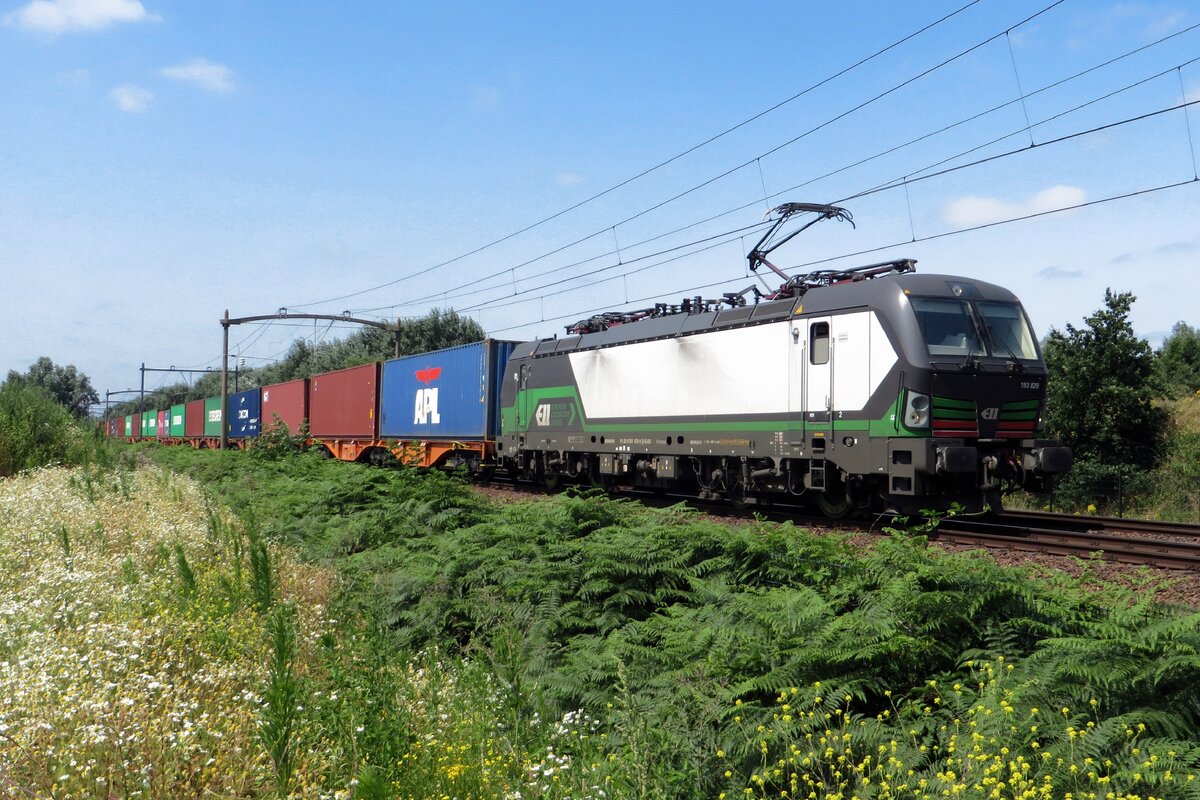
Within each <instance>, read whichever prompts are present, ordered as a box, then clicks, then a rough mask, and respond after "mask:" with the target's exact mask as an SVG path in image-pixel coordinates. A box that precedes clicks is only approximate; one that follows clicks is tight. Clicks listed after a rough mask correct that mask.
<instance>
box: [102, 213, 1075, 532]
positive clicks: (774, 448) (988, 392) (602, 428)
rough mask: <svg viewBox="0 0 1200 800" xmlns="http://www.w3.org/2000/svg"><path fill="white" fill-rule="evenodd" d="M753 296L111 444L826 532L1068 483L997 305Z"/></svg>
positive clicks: (907, 272)
mask: <svg viewBox="0 0 1200 800" xmlns="http://www.w3.org/2000/svg"><path fill="white" fill-rule="evenodd" d="M791 210H792V211H812V210H818V212H819V213H821V214H823V215H824V217H825V218H828V217H831V216H836V215H837V213H839V212H841V213H844V212H842V211H841V210H840V209H836V208H834V207H818V206H799V205H798V204H796V205H794V206H793V207H792V209H791ZM781 218H786V217H785V216H784V215H781ZM793 235H794V234H793ZM788 238H790V237H788ZM763 241H766V237H764V240H763ZM785 241H786V239H785ZM761 244H762V242H760V245H761ZM768 252H769V250H764V249H760V248H758V247H756V248H755V249H754V251H752V262H751V266H752V267H757V266H759V265H761V264H766V265H767V266H769V267H770V268H771V269H773V270H776V271H777V272H779V270H777V269H776V268H775V267H774V266H773V265H771V264H770V262H768V261H767V260H766V257H765V255H766V253H768ZM753 258H757V263H755V261H754V260H753ZM780 274H782V273H780ZM784 277H785V278H786V276H784ZM747 296H748V292H742V293H738V294H727V295H725V296H724V297H722V298H721V299H719V300H704V299H702V298H699V297H697V298H690V299H686V300H684V301H682V302H681V303H679V304H678V305H670V306H668V305H665V304H659V305H657V306H655V307H654V308H653V309H646V310H644V311H639V312H621V313H612V314H601V315H597V316H595V317H592V318H589V319H587V320H582V321H580V322H578V323H575V324H574V325H572V326H569V327H568V335H567V336H564V337H562V338H559V337H553V338H547V339H541V340H537V341H531V342H507V341H496V340H489V341H485V342H480V343H477V344H472V345H465V346H461V347H456V348H449V349H446V350H440V351H436V352H432V353H424V354H420V355H413V356H406V357H404V358H399V359H395V360H392V361H385V362H382V363H376V364H368V365H364V366H360V367H353V368H350V369H346V370H341V371H338V372H332V373H327V374H324V375H316V376H314V377H312V378H311V379H308V380H305V381H293V382H291V383H285V384H277V385H274V386H264V387H262V388H261V390H259V389H252V390H249V391H246V392H239V393H235V394H233V395H231V396H230V398H229V405H228V407H229V417H230V419H229V421H228V423H224V421H223V416H222V406H221V399H220V398H209V399H208V400H203V401H201V400H197V401H193V402H192V403H189V404H187V405H181V406H174V407H172V408H171V409H167V410H163V411H159V412H147V413H146V414H145V415H142V417H141V418H139V415H136V414H135V415H131V416H129V417H126V418H125V419H124V421H123V429H122V421H120V420H116V421H113V422H112V423H110V433H112V434H113V435H116V436H121V435H124V437H126V438H131V439H135V438H157V439H162V440H166V441H174V442H190V443H192V444H193V445H194V446H199V447H204V446H209V447H211V446H217V445H218V444H219V441H220V433H221V425H222V424H227V425H228V436H229V437H230V440H231V441H232V442H234V443H235V444H237V445H238V446H244V444H245V443H246V442H247V441H248V440H250V439H252V438H253V437H254V436H256V435H258V433H259V431H260V430H261V429H263V427H265V426H269V425H270V424H272V421H273V420H277V421H281V422H283V423H286V424H288V425H289V426H290V427H291V428H292V429H297V428H299V426H301V425H306V426H307V429H308V431H309V435H310V436H311V438H312V441H313V442H314V443H315V444H317V445H319V446H320V447H322V448H324V449H325V450H326V452H327V453H328V454H329V455H331V456H334V457H337V458H341V459H346V460H363V461H374V462H382V461H385V460H388V459H390V458H392V457H393V456H396V457H400V458H402V459H404V460H405V461H407V462H408V463H415V464H418V465H420V466H427V467H438V466H466V467H467V468H469V469H470V470H472V471H473V472H475V473H478V474H482V475H487V474H491V473H493V472H495V471H502V472H504V473H507V474H509V475H511V476H513V477H514V478H517V479H526V480H531V481H536V482H539V483H543V484H547V485H555V484H557V483H560V482H564V481H569V482H578V483H584V484H590V485H594V486H598V487H605V488H608V489H615V488H618V487H644V488H647V489H652V490H670V491H672V492H674V493H690V494H692V495H694V496H696V497H698V498H701V499H714V500H715V499H722V500H728V501H731V502H733V503H736V504H759V505H764V504H769V503H771V502H772V501H774V500H781V499H789V498H790V499H804V500H808V501H811V503H812V504H813V505H814V506H815V507H816V508H817V509H819V510H820V511H821V512H823V513H824V514H826V515H828V516H831V517H840V516H843V515H845V514H848V513H864V512H886V511H893V512H900V513H912V512H918V511H921V510H926V509H946V508H950V507H952V506H954V505H956V504H957V505H959V506H961V507H962V508H964V509H966V510H972V511H979V510H985V509H991V510H999V509H1000V508H1001V496H1002V494H1003V493H1004V492H1005V491H1008V490H1013V489H1031V490H1038V489H1042V488H1045V486H1046V484H1047V483H1048V482H1050V481H1052V480H1053V478H1054V476H1056V475H1059V474H1062V473H1063V472H1065V471H1067V470H1068V469H1069V468H1070V465H1071V452H1070V450H1069V449H1068V448H1067V447H1064V446H1062V445H1060V444H1059V443H1057V442H1053V441H1047V440H1045V439H1042V438H1039V433H1040V418H1041V413H1042V407H1043V403H1044V400H1045V395H1046V367H1045V364H1044V362H1043V361H1042V358H1041V355H1040V352H1039V350H1038V344H1037V340H1036V338H1035V336H1034V333H1033V329H1032V327H1031V326H1030V324H1029V320H1028V318H1027V316H1026V314H1025V311H1024V309H1023V308H1022V306H1021V304H1020V302H1019V301H1018V299H1017V298H1016V297H1015V296H1014V295H1013V294H1012V293H1011V292H1009V291H1008V290H1006V289H1003V288H1001V287H999V286H996V285H993V284H990V283H985V282H983V281H979V280H975V279H970V278H963V277H955V276H949V275H925V274H917V272H916V269H915V263H914V262H913V261H909V260H901V261H891V262H886V263H883V264H872V265H867V266H864V267H858V268H855V269H850V270H844V271H834V270H825V271H820V272H814V273H810V274H807V275H804V276H800V277H793V278H787V280H786V281H785V283H784V284H783V285H782V286H781V287H780V289H779V290H777V291H775V292H772V293H770V294H768V295H762V294H761V293H759V292H757V290H755V292H754V294H753V302H749V301H748V299H747Z"/></svg>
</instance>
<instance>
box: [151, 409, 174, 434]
mask: <svg viewBox="0 0 1200 800" xmlns="http://www.w3.org/2000/svg"><path fill="white" fill-rule="evenodd" d="M170 418H171V412H170V411H159V412H158V430H157V431H155V433H156V434H157V436H158V438H160V439H166V438H167V437H168V436H170V435H171V419H170Z"/></svg>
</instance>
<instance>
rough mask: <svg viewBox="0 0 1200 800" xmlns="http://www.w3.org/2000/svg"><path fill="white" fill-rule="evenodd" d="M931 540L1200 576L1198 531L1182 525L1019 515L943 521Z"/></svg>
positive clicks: (1042, 513)
mask: <svg viewBox="0 0 1200 800" xmlns="http://www.w3.org/2000/svg"><path fill="white" fill-rule="evenodd" d="M931 538H937V539H940V540H942V541H947V542H953V543H955V544H968V545H974V546H982V547H1003V548H1007V549H1010V550H1018V551H1023V552H1031V553H1044V554H1047V555H1060V556H1077V557H1087V556H1090V555H1092V554H1093V553H1099V554H1100V555H1101V556H1102V557H1103V558H1105V559H1107V560H1111V561H1119V562H1122V563H1126V564H1145V565H1149V566H1153V567H1159V568H1161V569H1177V570H1189V571H1200V526H1198V525H1186V524H1182V523H1172V522H1156V521H1148V520H1131V519H1121V518H1116V517H1080V516H1075V515H1071V514H1052V513H1044V512H1030V511H1020V512H1005V513H1003V514H1001V515H999V516H997V517H992V518H987V519H984V518H966V517H955V518H951V519H945V520H942V522H941V523H940V524H939V525H938V528H937V531H936V533H935V534H934V535H933V536H932V537H931Z"/></svg>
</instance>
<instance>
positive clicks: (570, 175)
mask: <svg viewBox="0 0 1200 800" xmlns="http://www.w3.org/2000/svg"><path fill="white" fill-rule="evenodd" d="M554 182H555V183H557V184H558V185H559V186H575V185H576V184H579V183H583V176H582V175H580V174H579V173H578V172H560V173H558V174H557V175H555V176H554Z"/></svg>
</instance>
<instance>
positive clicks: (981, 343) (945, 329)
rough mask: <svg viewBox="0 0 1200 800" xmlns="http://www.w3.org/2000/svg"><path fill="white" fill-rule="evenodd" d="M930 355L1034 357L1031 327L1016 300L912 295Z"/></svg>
mask: <svg viewBox="0 0 1200 800" xmlns="http://www.w3.org/2000/svg"><path fill="white" fill-rule="evenodd" d="M909 299H910V300H911V301H912V307H913V311H914V312H916V315H917V324H918V325H920V326H921V335H922V336H923V337H924V338H925V345H926V347H927V348H928V349H929V355H931V356H956V357H960V358H966V357H968V356H997V357H1001V358H1013V359H1035V358H1037V350H1036V348H1035V347H1034V344H1033V331H1032V330H1030V327H1029V322H1028V321H1027V320H1026V319H1025V314H1024V312H1023V311H1022V310H1021V307H1020V306H1019V305H1017V304H1016V303H1001V302H996V301H991V300H958V299H951V298H944V297H912V298H909Z"/></svg>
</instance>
